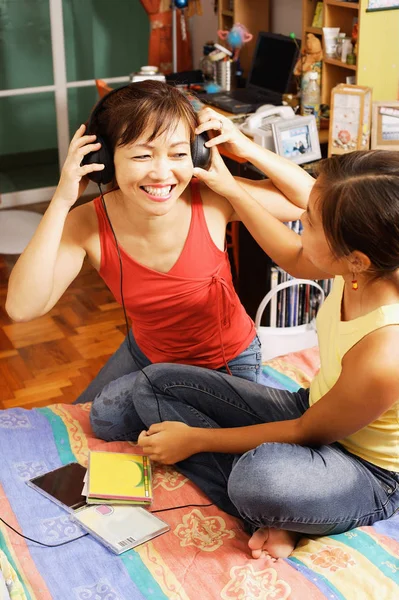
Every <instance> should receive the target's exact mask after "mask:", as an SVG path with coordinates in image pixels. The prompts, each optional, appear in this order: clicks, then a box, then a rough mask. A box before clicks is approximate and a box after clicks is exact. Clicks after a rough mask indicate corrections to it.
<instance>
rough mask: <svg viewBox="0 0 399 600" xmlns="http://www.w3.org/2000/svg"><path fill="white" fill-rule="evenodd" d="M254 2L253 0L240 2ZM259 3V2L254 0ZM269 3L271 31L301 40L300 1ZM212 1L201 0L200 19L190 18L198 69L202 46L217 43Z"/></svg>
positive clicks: (215, 19)
mask: <svg viewBox="0 0 399 600" xmlns="http://www.w3.org/2000/svg"><path fill="white" fill-rule="evenodd" d="M240 1H241V2H254V1H255V0H240ZM256 1H257V2H259V0H256ZM270 2H271V9H270V11H271V31H272V32H273V33H282V34H283V35H289V34H290V33H291V31H293V32H294V33H295V35H296V36H297V38H299V39H300V38H301V30H302V0H270ZM213 7H214V0H202V11H203V15H202V17H198V16H195V17H192V19H191V34H192V44H193V66H194V69H198V63H199V60H200V58H201V56H202V46H203V45H204V43H205V42H207V41H208V40H213V41H214V42H217V41H218V39H217V28H218V23H217V15H215V13H214V11H213Z"/></svg>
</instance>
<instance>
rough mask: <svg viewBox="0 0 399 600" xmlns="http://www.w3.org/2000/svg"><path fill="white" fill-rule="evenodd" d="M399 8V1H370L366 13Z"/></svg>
mask: <svg viewBox="0 0 399 600" xmlns="http://www.w3.org/2000/svg"><path fill="white" fill-rule="evenodd" d="M395 8H396V9H398V8H399V0H369V3H368V6H367V9H366V12H373V11H376V10H394V9H395Z"/></svg>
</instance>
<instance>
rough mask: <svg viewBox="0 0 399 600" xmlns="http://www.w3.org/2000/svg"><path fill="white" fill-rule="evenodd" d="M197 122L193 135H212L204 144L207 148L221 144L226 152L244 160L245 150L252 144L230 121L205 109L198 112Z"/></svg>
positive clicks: (246, 152) (213, 111)
mask: <svg viewBox="0 0 399 600" xmlns="http://www.w3.org/2000/svg"><path fill="white" fill-rule="evenodd" d="M198 120H199V125H198V127H197V128H196V130H195V133H196V134H199V133H202V132H203V131H209V132H210V133H211V134H212V137H211V139H210V140H209V142H207V143H206V146H207V147H208V148H212V147H213V146H217V145H218V144H223V145H224V147H225V148H226V150H227V151H228V152H231V153H232V154H235V155H236V156H240V157H242V158H246V156H247V154H248V150H247V149H248V147H249V146H250V145H251V144H253V142H252V141H251V140H250V139H249V138H247V136H245V135H244V134H243V133H241V131H240V130H239V129H238V127H237V126H236V125H234V123H233V122H232V121H231V120H230V119H228V118H227V117H224V116H223V115H221V114H220V113H218V112H216V111H215V110H212V108H209V107H205V108H203V109H202V110H201V111H200V112H199V114H198Z"/></svg>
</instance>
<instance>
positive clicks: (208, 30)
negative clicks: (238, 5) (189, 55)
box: [191, 0, 248, 69]
mask: <svg viewBox="0 0 399 600" xmlns="http://www.w3.org/2000/svg"><path fill="white" fill-rule="evenodd" d="M244 1H245V2H247V1H248V0H244ZM214 4H215V3H214V0H202V12H203V14H202V17H198V16H197V15H196V16H194V17H192V19H191V40H192V45H193V68H194V69H198V63H199V61H200V59H201V57H202V47H203V45H204V44H205V42H208V41H209V40H213V41H214V42H217V41H218V37H217V29H218V19H217V15H215V13H214V11H213V7H214Z"/></svg>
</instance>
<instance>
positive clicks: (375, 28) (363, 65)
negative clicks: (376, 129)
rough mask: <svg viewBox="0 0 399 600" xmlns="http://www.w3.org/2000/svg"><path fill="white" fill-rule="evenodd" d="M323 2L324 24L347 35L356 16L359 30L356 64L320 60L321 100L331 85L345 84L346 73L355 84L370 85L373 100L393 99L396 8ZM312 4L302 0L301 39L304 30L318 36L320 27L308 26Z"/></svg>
mask: <svg viewBox="0 0 399 600" xmlns="http://www.w3.org/2000/svg"><path fill="white" fill-rule="evenodd" d="M323 4H324V7H323V26H324V27H339V28H340V31H341V32H342V31H343V32H345V33H346V34H347V35H348V36H350V35H351V32H352V27H353V21H354V19H355V18H357V19H358V23H359V33H358V48H357V64H356V65H348V64H346V63H342V62H341V61H339V60H335V59H333V58H326V59H324V63H323V72H322V102H323V103H325V104H330V98H331V90H332V88H333V87H335V86H336V85H338V84H339V83H345V82H346V77H347V76H350V75H352V76H353V75H355V78H356V83H357V84H358V85H365V86H369V87H372V88H373V100H395V99H396V98H397V97H398V80H399V60H398V56H399V36H398V31H399V10H390V11H377V12H368V11H367V8H368V4H369V3H368V0H359V2H344V1H343V0H324V2H323ZM316 5H317V0H302V40H305V39H306V34H307V33H313V34H315V35H317V36H318V37H320V39H322V36H323V32H322V29H321V28H318V27H312V21H313V15H314V12H315V8H316Z"/></svg>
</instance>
